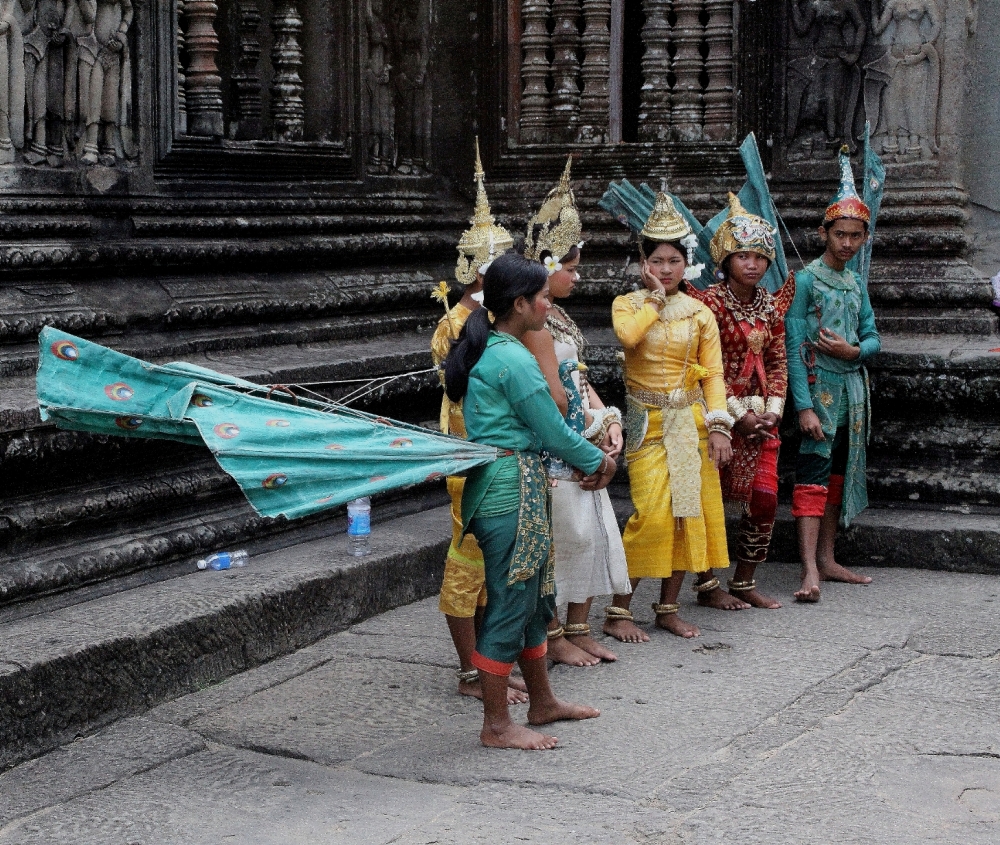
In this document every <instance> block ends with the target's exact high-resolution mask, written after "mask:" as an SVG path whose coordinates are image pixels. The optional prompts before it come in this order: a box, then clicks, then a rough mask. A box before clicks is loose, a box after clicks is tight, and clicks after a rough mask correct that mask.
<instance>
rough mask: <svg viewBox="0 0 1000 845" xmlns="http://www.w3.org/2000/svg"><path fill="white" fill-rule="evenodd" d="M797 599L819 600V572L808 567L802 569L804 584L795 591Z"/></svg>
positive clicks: (803, 600)
mask: <svg viewBox="0 0 1000 845" xmlns="http://www.w3.org/2000/svg"><path fill="white" fill-rule="evenodd" d="M795 601H802V602H817V601H819V573H818V572H815V571H811V570H810V569H808V568H803V570H802V586H801V587H799V589H797V590H796V591H795Z"/></svg>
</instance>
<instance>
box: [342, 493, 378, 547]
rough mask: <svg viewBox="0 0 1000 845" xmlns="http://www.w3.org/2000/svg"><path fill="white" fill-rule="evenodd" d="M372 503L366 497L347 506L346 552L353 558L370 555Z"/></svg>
mask: <svg viewBox="0 0 1000 845" xmlns="http://www.w3.org/2000/svg"><path fill="white" fill-rule="evenodd" d="M371 533H372V501H371V499H369V498H368V497H367V496H365V497H364V498H363V499H355V500H354V501H353V502H348V504H347V551H348V552H350V553H351V554H352V555H354V557H364V556H365V555H367V554H371V551H372V547H371V543H370V542H369V540H370V538H371Z"/></svg>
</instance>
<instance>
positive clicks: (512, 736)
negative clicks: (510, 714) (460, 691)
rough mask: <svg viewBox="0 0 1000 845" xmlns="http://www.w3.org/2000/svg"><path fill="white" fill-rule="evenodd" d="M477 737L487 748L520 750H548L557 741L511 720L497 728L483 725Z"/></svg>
mask: <svg viewBox="0 0 1000 845" xmlns="http://www.w3.org/2000/svg"><path fill="white" fill-rule="evenodd" d="M479 739H480V741H481V742H482V743H483V745H485V746H486V747H487V748H519V749H521V750H522V751H548V750H549V749H550V748H555V747H556V743H557V742H559V740H558V739H556V738H555V737H554V736H549V735H548V734H543V733H539V732H538V731H533V730H531V728H526V727H524V725H515V724H514V723H513V722H511V723H510V724H508V725H505V726H503V727H499V728H488V727H487V726H486V725H483V729H482V731H481V732H480V734H479Z"/></svg>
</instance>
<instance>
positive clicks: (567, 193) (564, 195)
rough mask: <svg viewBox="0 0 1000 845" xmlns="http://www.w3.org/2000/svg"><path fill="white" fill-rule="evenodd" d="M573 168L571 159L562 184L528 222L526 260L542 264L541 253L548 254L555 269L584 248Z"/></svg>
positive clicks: (564, 172) (550, 192)
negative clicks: (572, 184)
mask: <svg viewBox="0 0 1000 845" xmlns="http://www.w3.org/2000/svg"><path fill="white" fill-rule="evenodd" d="M572 166H573V156H569V157H568V158H567V159H566V169H565V170H563V174H562V178H560V180H559V184H558V185H556V186H555V187H554V188H553V189H552V190H551V191H549V194H548V196H547V197H546V198H545V202H543V203H542V207H541V208H539V209H538V213H537V214H536V215H535V216H534V217H532V218H531V220H529V221H528V233H527V236H526V237H525V241H524V243H525V247H524V257H525V258H530V259H531V260H532V261H540V260H541V256H542V253H543V252H548V253H549V255H550V256H551V261H552V262H553V266H555V264H557V263H558V262H559V260H560V259H561V258H563V257H564V256H565V255H566V253H568V252H569V251H570V250H571V249H572V248H573V247H574V246H577V247H582V246H583V241H582V240H581V235H582V232H583V223H582V222H581V221H580V212H579V211H577V208H576V198H575V197H574V196H573V189H572V188H571V187H570V186H569V172H570V168H571V167H572ZM539 227H540V228H539ZM536 229H537V230H538V231H537V234H536ZM550 269H551V268H550Z"/></svg>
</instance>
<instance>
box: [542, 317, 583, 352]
mask: <svg viewBox="0 0 1000 845" xmlns="http://www.w3.org/2000/svg"><path fill="white" fill-rule="evenodd" d="M545 328H547V329H548V330H549V331H550V332H551V333H552V337H554V338H555V339H556V340H559V341H562V342H563V343H574V344H576V354H577V357H578V358H579V359H580V360H581V361H582V360H583V348H584V347H585V346H586V345H587V340H586V338H584V336H583V332H581V331H580V327H579V326H578V325H577V324H576V323H575V322H574V321H573V318H572V317H570V316H569V314H567V313H566V312H565V311H563V309H562V308H561V307H559V306H558V305H553V306H552V308H550V309H549V315H548V317H546V318H545Z"/></svg>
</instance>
